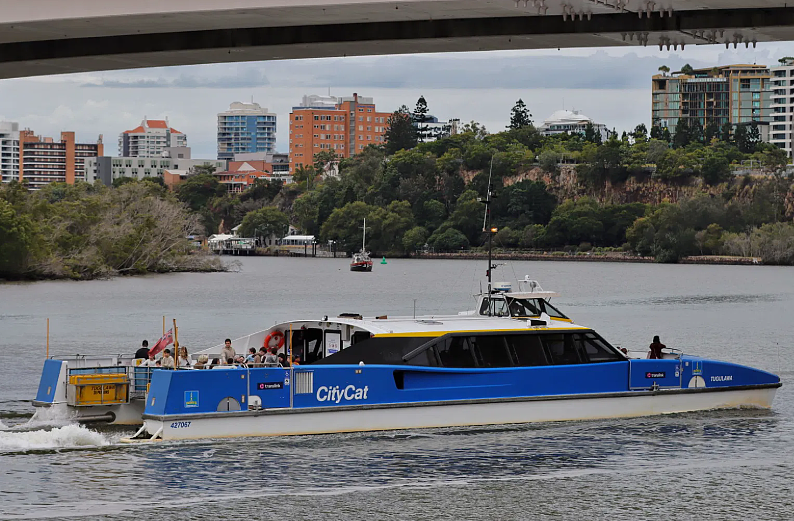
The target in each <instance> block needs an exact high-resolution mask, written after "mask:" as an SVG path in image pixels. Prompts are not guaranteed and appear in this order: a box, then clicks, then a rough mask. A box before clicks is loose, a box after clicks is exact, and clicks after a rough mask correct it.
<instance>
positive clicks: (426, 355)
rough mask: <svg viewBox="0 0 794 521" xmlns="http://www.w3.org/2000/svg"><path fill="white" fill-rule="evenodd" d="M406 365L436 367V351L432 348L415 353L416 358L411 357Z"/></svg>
mask: <svg viewBox="0 0 794 521" xmlns="http://www.w3.org/2000/svg"><path fill="white" fill-rule="evenodd" d="M406 363H407V364H408V365H422V366H429V367H437V366H438V365H439V364H438V359H437V358H436V350H435V349H433V348H432V347H431V348H429V349H425V350H424V351H422V352H420V353H417V355H416V356H414V357H412V358H411V359H410V360H408V361H407V362H406Z"/></svg>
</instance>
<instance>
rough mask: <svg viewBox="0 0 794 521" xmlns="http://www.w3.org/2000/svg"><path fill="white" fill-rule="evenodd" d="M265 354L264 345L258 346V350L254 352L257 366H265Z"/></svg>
mask: <svg viewBox="0 0 794 521" xmlns="http://www.w3.org/2000/svg"><path fill="white" fill-rule="evenodd" d="M266 356H267V349H265V348H264V347H260V348H259V352H258V353H257V354H256V363H257V367H264V366H265V357H266Z"/></svg>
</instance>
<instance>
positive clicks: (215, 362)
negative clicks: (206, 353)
mask: <svg viewBox="0 0 794 521" xmlns="http://www.w3.org/2000/svg"><path fill="white" fill-rule="evenodd" d="M210 365H211V366H212V367H210V369H215V368H216V367H218V366H219V365H221V359H220V358H213V359H212V363H211V364H210Z"/></svg>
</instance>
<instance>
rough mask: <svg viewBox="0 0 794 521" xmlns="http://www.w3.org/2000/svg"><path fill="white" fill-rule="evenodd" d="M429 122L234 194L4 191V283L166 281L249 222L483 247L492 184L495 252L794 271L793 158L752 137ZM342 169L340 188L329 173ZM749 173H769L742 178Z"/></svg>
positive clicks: (203, 185) (410, 118) (271, 229)
mask: <svg viewBox="0 0 794 521" xmlns="http://www.w3.org/2000/svg"><path fill="white" fill-rule="evenodd" d="M422 101H424V100H422ZM419 105H421V104H419ZM426 110H427V109H426V105H425V106H424V107H418V108H417V110H415V111H413V112H412V111H411V110H409V109H408V108H406V107H402V108H401V109H400V110H398V111H396V112H395V113H394V114H392V116H391V118H390V119H389V123H388V130H387V139H388V141H387V143H386V144H385V145H384V146H381V147H377V146H372V145H371V146H368V147H366V148H365V149H364V150H362V151H361V153H359V154H358V155H356V156H355V157H352V158H343V159H338V158H336V157H335V156H334V153H333V152H332V151H323V152H320V153H318V154H316V155H315V156H314V163H313V164H312V165H304V166H301V167H298V168H297V169H296V170H295V172H294V177H295V180H296V182H295V183H293V184H290V185H282V184H281V183H280V182H268V181H266V180H262V179H260V180H258V181H257V182H256V183H255V184H254V185H252V186H251V187H250V188H248V189H247V190H246V191H244V192H242V193H240V194H229V193H227V191H226V188H225V187H224V186H223V185H221V184H220V183H218V181H217V179H216V178H215V177H214V176H213V175H211V173H210V172H203V173H198V174H197V175H194V176H191V177H189V178H188V179H187V180H185V181H184V182H183V183H182V184H180V185H179V186H178V187H177V189H176V190H175V192H174V193H173V194H168V193H166V192H165V191H164V189H163V188H162V186H160V185H158V184H156V183H152V182H148V181H147V182H130V181H128V180H117V182H115V183H114V184H115V185H116V186H115V188H114V189H110V190H108V189H104V188H101V187H98V186H86V185H78V186H75V187H65V186H63V185H53V186H51V187H48V188H47V189H46V190H42V191H41V192H39V193H31V194H27V193H26V192H25V190H23V189H22V188H21V187H19V186H17V187H13V188H10V187H7V188H5V189H4V190H3V191H2V192H0V193H1V194H3V195H2V196H0V241H2V244H3V252H2V255H0V272H3V273H6V274H7V273H31V274H35V276H72V277H90V276H98V275H103V274H106V273H126V272H138V271H152V270H154V271H157V270H161V269H169V268H170V267H171V266H178V264H179V263H178V262H176V261H177V260H182V261H184V260H185V259H187V258H189V257H188V256H187V255H185V249H184V244H185V243H184V240H183V239H184V236H185V235H187V234H188V233H191V232H194V231H197V230H198V231H200V232H204V233H206V234H207V235H209V234H212V233H218V232H229V231H230V230H231V229H232V228H233V227H235V226H237V225H238V224H242V225H243V226H242V227H241V229H240V231H241V233H242V235H245V236H249V237H251V236H257V237H264V236H269V235H271V234H274V235H276V236H280V235H282V234H285V233H286V229H287V225H288V224H289V223H291V224H293V225H295V226H297V227H298V228H299V229H300V230H301V231H302V232H303V233H307V234H313V235H315V236H317V237H318V238H319V240H320V241H321V242H323V243H324V242H326V241H331V240H333V241H336V243H337V244H336V249H337V251H342V250H346V251H348V252H352V251H356V250H358V248H359V247H360V244H361V225H362V221H363V219H364V218H366V219H367V246H368V248H370V249H371V250H372V251H373V252H375V253H376V254H386V255H410V254H412V253H413V252H415V251H417V250H420V249H426V248H427V249H430V250H433V251H437V252H443V251H460V250H461V249H470V248H482V247H483V245H484V244H485V240H486V235H485V234H484V233H483V216H484V211H485V208H484V204H483V203H482V201H481V199H482V197H484V196H485V193H486V190H487V186H488V180H489V177H490V178H491V183H492V188H491V190H492V193H493V203H492V205H491V214H492V220H493V225H494V226H495V227H497V228H498V230H499V231H498V233H497V234H496V235H495V237H494V245H495V247H496V248H503V249H510V250H516V249H525V250H535V251H561V252H563V251H565V252H585V251H590V250H591V249H593V250H598V251H605V250H607V251H624V252H627V253H630V254H636V255H642V256H652V257H654V258H655V259H656V260H657V261H659V262H677V261H678V260H680V259H681V258H683V257H687V256H693V255H740V256H751V257H757V258H760V259H761V260H762V262H764V263H770V264H794V224H792V218H793V217H794V184H792V177H791V176H789V175H785V165H786V163H787V158H786V156H785V153H784V152H783V151H781V150H780V149H778V148H777V147H775V146H772V145H769V144H766V143H762V142H761V141H760V139H759V136H758V132H757V129H756V128H755V127H754V126H753V125H742V126H738V127H736V128H729V127H727V126H726V127H724V128H707V129H700V128H698V127H694V128H689V127H686V124H685V123H682V124H679V127H677V129H676V133H675V136H674V137H671V136H670V133H669V132H666V131H664V130H663V129H659V128H658V127H654V128H652V129H651V131H650V132H648V130H647V128H646V127H645V125H638V126H637V127H636V128H635V129H634V130H633V131H632V132H631V133H626V132H624V133H623V134H622V135H621V136H618V134H617V133H614V132H611V133H610V135H609V136H608V137H607V138H606V139H603V137H602V135H601V134H600V132H598V131H597V130H596V129H595V128H593V127H592V126H589V127H588V128H587V129H586V130H585V132H584V133H583V134H582V135H578V134H577V135H567V134H561V135H556V136H542V135H540V133H539V132H538V131H537V130H536V129H535V128H534V127H533V125H532V121H531V114H529V111H528V109H527V108H526V106H525V105H524V103H523V102H521V100H519V103H516V106H515V107H514V108H513V111H512V113H511V117H510V125H509V126H508V128H507V129H506V130H504V131H502V132H497V133H493V134H491V133H489V132H488V131H487V130H486V129H485V128H484V127H482V125H480V124H478V123H476V122H471V123H469V124H466V125H464V126H463V127H462V128H461V129H459V133H458V134H456V135H454V136H450V137H447V138H444V139H440V140H437V141H433V142H430V143H422V144H419V143H417V137H418V135H420V134H422V133H423V132H424V131H425V130H423V128H422V122H423V121H426V116H425V115H424V114H425V113H426ZM334 161H338V162H339V163H338V170H339V175H338V177H333V176H323V175H322V173H323V172H325V171H328V170H329V169H328V166H329V164H330V163H332V162H334ZM742 162H752V165H753V166H754V167H756V168H759V167H760V168H762V169H763V170H764V171H765V172H766V174H767V175H766V176H763V177H751V176H749V175H746V176H736V175H734V174H733V172H732V168H733V167H735V166H736V165H741V164H742ZM3 201H5V202H4V203H3ZM144 201H146V204H144V203H143V202H144ZM133 203H135V204H133ZM179 203H182V204H181V205H180V204H179ZM157 205H160V206H162V207H164V208H167V211H166V210H162V211H161V210H158V209H154V206H157ZM113 218H115V219H116V220H115V221H114V220H113ZM109 225H110V228H107V227H108V226H109ZM151 228H154V229H158V230H159V229H160V228H163V229H165V230H168V232H169V235H168V237H171V239H172V240H171V241H170V242H167V244H170V245H171V246H170V247H164V246H163V247H159V248H158V247H157V246H156V245H153V250H154V253H152V255H150V256H149V255H146V256H141V255H138V254H139V253H140V250H139V249H138V248H137V246H136V245H137V244H138V243H137V242H136V240H140V237H142V236H143V235H144V234H142V233H140V231H141V230H149V229H151ZM105 229H109V230H112V232H111V231H107V232H104V231H102V230H105ZM155 235H156V234H155ZM106 236H112V237H114V238H116V239H120V240H118V241H116V240H108V239H103V238H104V237H106ZM177 236H178V237H179V238H180V239H179V240H177ZM7 237H8V238H7ZM11 237H13V238H14V239H13V241H15V242H13V244H12V243H8V244H9V246H8V247H6V241H10V240H12V239H10V238H11ZM117 243H118V244H117ZM42 244H43V246H42ZM147 244H148V243H147ZM117 249H118V250H119V251H120V252H121V253H117V252H116V250H117ZM6 252H8V253H6ZM132 252H136V253H135V254H131V253H132ZM157 252H160V253H157ZM89 259H91V260H89Z"/></svg>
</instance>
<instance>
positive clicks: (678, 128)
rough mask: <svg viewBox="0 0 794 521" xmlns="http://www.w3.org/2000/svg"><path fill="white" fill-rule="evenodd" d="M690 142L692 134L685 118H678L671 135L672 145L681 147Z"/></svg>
mask: <svg viewBox="0 0 794 521" xmlns="http://www.w3.org/2000/svg"><path fill="white" fill-rule="evenodd" d="M691 142H692V134H691V132H690V128H689V124H688V123H687V121H686V119H684V118H678V123H676V125H675V134H674V135H673V147H675V148H683V147H685V146H687V145H688V144H689V143H691Z"/></svg>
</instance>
